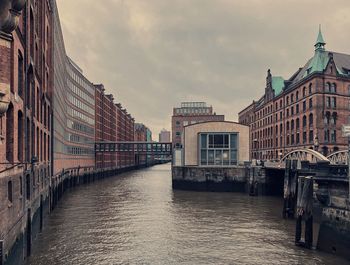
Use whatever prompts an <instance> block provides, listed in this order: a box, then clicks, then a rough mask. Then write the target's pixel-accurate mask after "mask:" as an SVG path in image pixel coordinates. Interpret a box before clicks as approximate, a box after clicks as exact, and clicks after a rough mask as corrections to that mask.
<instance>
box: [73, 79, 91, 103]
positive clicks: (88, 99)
mask: <svg viewBox="0 0 350 265" xmlns="http://www.w3.org/2000/svg"><path fill="white" fill-rule="evenodd" d="M68 88H69V89H70V91H72V92H73V93H74V94H76V95H77V96H79V97H80V98H82V99H83V100H85V101H86V102H88V103H90V104H91V105H95V94H94V93H93V94H88V93H86V90H83V89H81V88H79V87H78V86H76V85H75V84H74V83H73V82H71V81H70V80H68Z"/></svg>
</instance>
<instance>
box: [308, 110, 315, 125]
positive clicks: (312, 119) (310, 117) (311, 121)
mask: <svg viewBox="0 0 350 265" xmlns="http://www.w3.org/2000/svg"><path fill="white" fill-rule="evenodd" d="M313 124H314V115H313V114H312V113H311V114H310V115H309V126H310V127H311V126H312V125H313Z"/></svg>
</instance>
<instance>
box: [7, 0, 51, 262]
mask: <svg viewBox="0 0 350 265" xmlns="http://www.w3.org/2000/svg"><path fill="white" fill-rule="evenodd" d="M7 2H8V3H9V5H8V6H7V5H6V4H4V5H1V8H0V161H1V165H0V184H1V185H0V201H1V202H3V203H1V204H0V212H1V218H0V231H1V233H0V234H1V238H0V241H1V244H0V253H1V255H0V259H1V260H0V261H3V259H4V257H5V256H6V254H8V251H9V250H10V248H11V246H12V245H13V244H14V243H15V242H17V241H18V238H19V236H20V235H23V238H26V240H27V242H31V240H32V234H31V230H29V231H28V230H26V227H27V224H28V222H31V220H32V218H34V213H35V212H36V210H37V209H39V208H41V209H44V208H43V207H44V205H45V204H46V202H47V201H48V198H49V185H50V178H49V176H50V175H51V161H52V160H51V158H52V157H51V151H52V150H51V145H50V142H51V139H52V138H51V129H52V118H51V113H52V108H51V99H52V98H51V97H52V82H53V67H52V55H53V54H52V50H53V49H52V36H53V34H52V6H51V2H50V1H38V0H31V1H29V0H28V1H27V2H25V1H7ZM9 8H10V9H11V10H10V9H9ZM22 9H23V10H22ZM21 10H22V13H20V12H21ZM10 11H11V15H9V14H8V16H7V14H6V13H9V12H10ZM17 12H18V13H17ZM17 16H19V19H18V20H17ZM17 22H18V27H17V28H16V25H17ZM28 251H30V249H27V252H28Z"/></svg>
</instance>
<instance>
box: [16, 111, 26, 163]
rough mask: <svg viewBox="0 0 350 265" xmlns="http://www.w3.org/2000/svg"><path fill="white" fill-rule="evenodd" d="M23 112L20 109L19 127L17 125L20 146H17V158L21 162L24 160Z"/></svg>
mask: <svg viewBox="0 0 350 265" xmlns="http://www.w3.org/2000/svg"><path fill="white" fill-rule="evenodd" d="M23 127H24V126H23V114H22V111H18V127H17V129H18V130H17V139H18V148H17V159H18V161H20V162H23V149H24V146H23V143H24V141H23V138H24V131H23Z"/></svg>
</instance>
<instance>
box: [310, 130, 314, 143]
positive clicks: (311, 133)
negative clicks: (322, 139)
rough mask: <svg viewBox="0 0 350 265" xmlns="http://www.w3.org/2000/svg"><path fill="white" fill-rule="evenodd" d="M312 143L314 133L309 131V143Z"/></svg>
mask: <svg viewBox="0 0 350 265" xmlns="http://www.w3.org/2000/svg"><path fill="white" fill-rule="evenodd" d="M313 141H314V131H313V130H310V131H309V142H310V143H313Z"/></svg>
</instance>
